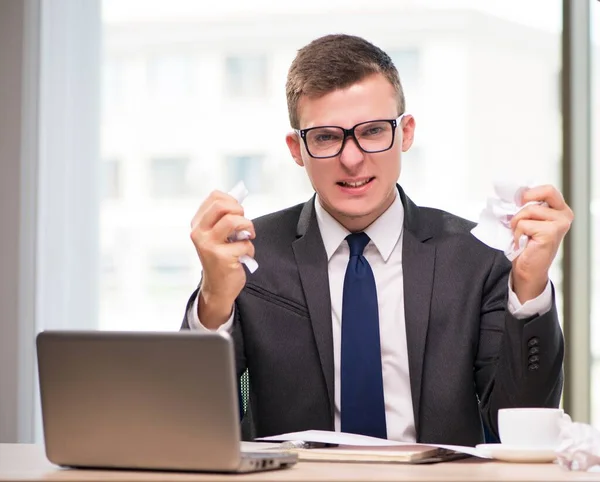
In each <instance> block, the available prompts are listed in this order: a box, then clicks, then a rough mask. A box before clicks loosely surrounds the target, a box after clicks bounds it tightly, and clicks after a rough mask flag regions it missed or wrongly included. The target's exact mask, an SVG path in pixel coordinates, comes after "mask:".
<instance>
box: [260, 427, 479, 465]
mask: <svg viewBox="0 0 600 482" xmlns="http://www.w3.org/2000/svg"><path fill="white" fill-rule="evenodd" d="M257 440H265V441H269V442H287V441H290V440H291V441H301V442H319V443H326V444H335V445H351V446H353V447H402V446H406V445H412V446H414V445H421V446H426V447H437V448H442V449H448V450H454V451H455V452H461V453H464V454H468V455H473V456H474V457H480V458H484V459H487V458H490V457H489V456H487V455H484V454H482V453H481V452H479V451H478V450H477V449H476V448H475V447H464V446H462V445H444V444H415V443H413V442H396V441H394V440H387V439H381V438H377V437H369V436H367V435H357V434H354V433H345V432H330V431H327V430H305V431H304V432H291V433H284V434H282V435H273V436H271V437H262V438H259V439H257Z"/></svg>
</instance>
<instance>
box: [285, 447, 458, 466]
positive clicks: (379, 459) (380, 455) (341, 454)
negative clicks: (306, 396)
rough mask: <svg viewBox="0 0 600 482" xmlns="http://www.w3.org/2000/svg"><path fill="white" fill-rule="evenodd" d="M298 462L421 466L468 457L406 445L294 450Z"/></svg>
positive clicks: (432, 448) (434, 448) (451, 452)
mask: <svg viewBox="0 0 600 482" xmlns="http://www.w3.org/2000/svg"><path fill="white" fill-rule="evenodd" d="M292 451H293V452H295V453H296V454H298V458H299V460H306V461H313V462H358V463H387V464H389V463H404V464H423V463H435V462H446V461H450V460H456V459H460V458H465V457H468V456H469V455H468V454H464V453H460V452H455V451H453V450H448V449H443V448H438V447H426V446H422V445H407V446H403V447H353V446H343V447H327V448H310V449H302V448H300V449H294V450H292Z"/></svg>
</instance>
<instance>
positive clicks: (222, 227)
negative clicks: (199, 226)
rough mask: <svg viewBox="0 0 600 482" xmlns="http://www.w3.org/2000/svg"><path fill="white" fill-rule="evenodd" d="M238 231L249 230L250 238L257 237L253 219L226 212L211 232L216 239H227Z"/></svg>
mask: <svg viewBox="0 0 600 482" xmlns="http://www.w3.org/2000/svg"><path fill="white" fill-rule="evenodd" d="M236 231H248V232H249V233H250V239H254V238H255V237H256V233H255V232H254V224H253V223H252V221H250V220H249V219H247V218H245V217H244V216H240V215H238V214H225V215H224V216H223V217H221V219H219V221H217V223H216V224H215V225H214V226H213V228H212V230H211V234H212V238H213V239H214V240H216V241H225V240H227V238H228V237H229V236H231V235H232V234H233V233H235V232H236Z"/></svg>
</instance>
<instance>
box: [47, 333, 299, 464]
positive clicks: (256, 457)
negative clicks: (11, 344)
mask: <svg viewBox="0 0 600 482" xmlns="http://www.w3.org/2000/svg"><path fill="white" fill-rule="evenodd" d="M37 354H38V370H39V381H40V394H41V403H42V419H43V425H44V441H45V446H46V455H47V457H48V459H49V460H50V461H51V462H53V463H55V464H57V465H61V466H69V467H95V468H127V469H153V470H182V471H211V472H251V471H257V470H270V469H280V468H285V467H290V466H291V465H293V464H294V463H296V461H297V456H296V455H295V454H291V453H286V452H274V451H255V452H243V451H242V449H241V444H240V420H239V408H238V392H237V390H238V388H237V382H236V376H235V369H234V365H235V362H234V352H233V344H232V340H231V338H230V337H229V336H227V335H221V334H216V333H215V334H213V333H210V334H205V333H197V332H189V331H186V332H173V333H163V332H160V333H156V332H152V333H149V332H102V331H88V332H75V331H45V332H42V333H40V334H39V335H38V336H37Z"/></svg>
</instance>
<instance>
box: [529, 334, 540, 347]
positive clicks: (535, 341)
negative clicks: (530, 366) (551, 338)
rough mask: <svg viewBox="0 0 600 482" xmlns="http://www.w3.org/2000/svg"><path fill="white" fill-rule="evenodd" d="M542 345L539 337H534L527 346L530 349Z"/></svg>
mask: <svg viewBox="0 0 600 482" xmlns="http://www.w3.org/2000/svg"><path fill="white" fill-rule="evenodd" d="M539 344H540V340H539V338H538V337H537V336H534V337H533V338H530V339H529V341H528V342H527V346H528V347H529V348H531V347H533V346H538V345H539Z"/></svg>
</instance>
